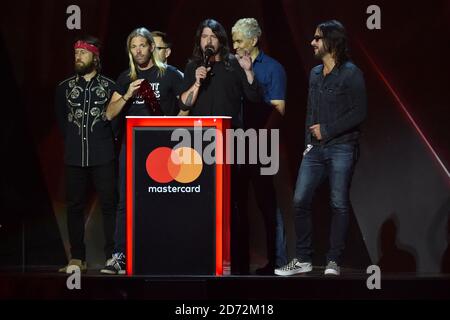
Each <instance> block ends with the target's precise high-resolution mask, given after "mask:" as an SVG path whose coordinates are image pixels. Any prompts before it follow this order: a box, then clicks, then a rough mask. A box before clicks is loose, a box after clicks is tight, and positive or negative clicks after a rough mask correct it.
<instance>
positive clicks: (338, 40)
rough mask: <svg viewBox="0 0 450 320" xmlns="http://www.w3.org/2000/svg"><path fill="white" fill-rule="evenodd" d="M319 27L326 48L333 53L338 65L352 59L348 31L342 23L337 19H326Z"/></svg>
mask: <svg viewBox="0 0 450 320" xmlns="http://www.w3.org/2000/svg"><path fill="white" fill-rule="evenodd" d="M317 29H319V30H320V32H321V33H322V37H323V44H324V48H325V50H326V51H327V52H329V53H330V54H332V55H333V58H334V59H335V61H336V65H337V66H338V67H339V66H340V65H342V64H343V63H344V62H346V61H347V60H349V59H350V56H349V49H348V43H347V33H346V31H345V28H344V26H343V25H342V23H340V22H339V21H337V20H330V21H325V22H322V23H320V24H319V25H318V26H317Z"/></svg>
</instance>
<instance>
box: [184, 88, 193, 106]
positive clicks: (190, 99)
mask: <svg viewBox="0 0 450 320" xmlns="http://www.w3.org/2000/svg"><path fill="white" fill-rule="evenodd" d="M193 98H194V91H191V92H189V95H188V96H187V98H186V103H185V105H187V106H188V107H190V106H192V105H193V103H192V99H193Z"/></svg>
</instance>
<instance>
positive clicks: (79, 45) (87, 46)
mask: <svg viewBox="0 0 450 320" xmlns="http://www.w3.org/2000/svg"><path fill="white" fill-rule="evenodd" d="M73 48H74V49H85V50H87V51H90V52H92V53H93V54H95V55H96V56H99V55H100V50H98V48H97V47H96V46H94V45H92V44H89V43H87V42H84V41H81V40H79V41H77V42H75V44H74V45H73Z"/></svg>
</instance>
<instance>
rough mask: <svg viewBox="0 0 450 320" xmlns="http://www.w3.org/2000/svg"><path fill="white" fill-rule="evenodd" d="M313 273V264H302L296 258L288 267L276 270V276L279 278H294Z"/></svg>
mask: <svg viewBox="0 0 450 320" xmlns="http://www.w3.org/2000/svg"><path fill="white" fill-rule="evenodd" d="M310 271H312V264H311V262H302V261H300V260H298V259H297V258H294V259H292V260H291V262H289V263H288V264H287V265H285V266H283V267H281V268H277V269H275V274H276V275H279V276H292V275H294V274H297V273H305V272H310Z"/></svg>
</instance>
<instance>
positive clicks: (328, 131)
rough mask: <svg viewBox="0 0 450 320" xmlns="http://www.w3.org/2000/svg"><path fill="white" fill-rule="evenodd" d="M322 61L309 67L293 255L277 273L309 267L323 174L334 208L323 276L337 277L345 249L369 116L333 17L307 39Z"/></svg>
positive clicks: (358, 75) (340, 28)
mask: <svg viewBox="0 0 450 320" xmlns="http://www.w3.org/2000/svg"><path fill="white" fill-rule="evenodd" d="M311 46H312V47H313V50H314V56H315V57H316V58H318V59H320V60H322V64H320V65H318V66H316V67H314V68H313V69H312V70H311V74H310V81H309V94H308V105H307V113H306V128H305V129H306V130H305V145H306V149H305V151H304V153H303V160H302V163H301V165H300V169H299V172H298V177H297V183H296V188H295V193H294V201H293V205H294V210H295V229H296V236H297V241H296V258H294V259H293V260H292V261H291V262H289V263H288V264H287V265H286V266H284V267H282V268H279V269H276V270H275V274H277V275H282V276H288V275H293V274H298V273H304V272H309V271H311V270H312V263H311V262H312V253H313V250H312V239H311V238H312V223H311V203H312V198H313V196H314V194H315V191H316V189H317V187H318V186H319V185H320V184H321V182H323V180H324V179H325V178H328V179H329V184H330V197H331V199H330V205H331V210H332V220H331V230H330V248H329V251H328V253H327V257H326V267H325V275H339V274H340V264H341V262H342V254H343V251H344V248H345V239H346V236H347V230H348V223H349V215H350V211H351V204H350V185H351V180H352V176H353V171H354V168H355V164H356V161H357V158H358V140H359V136H360V129H359V125H360V124H361V123H362V121H363V120H364V119H365V117H366V114H367V101H366V89H365V84H364V79H363V74H362V72H361V70H360V69H359V68H358V67H356V66H355V65H354V64H353V63H352V62H351V61H350V60H349V57H348V47H347V36H346V32H345V29H344V27H343V25H342V24H341V23H340V22H338V21H336V20H331V21H327V22H323V23H321V24H319V25H318V26H317V28H316V31H315V34H314V38H313V40H312V41H311Z"/></svg>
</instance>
